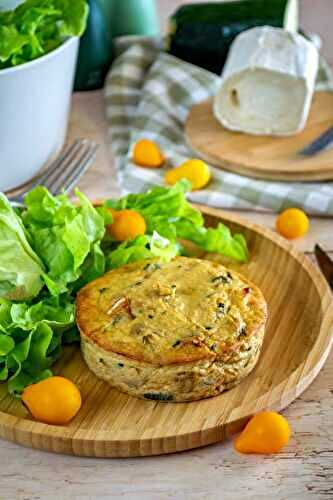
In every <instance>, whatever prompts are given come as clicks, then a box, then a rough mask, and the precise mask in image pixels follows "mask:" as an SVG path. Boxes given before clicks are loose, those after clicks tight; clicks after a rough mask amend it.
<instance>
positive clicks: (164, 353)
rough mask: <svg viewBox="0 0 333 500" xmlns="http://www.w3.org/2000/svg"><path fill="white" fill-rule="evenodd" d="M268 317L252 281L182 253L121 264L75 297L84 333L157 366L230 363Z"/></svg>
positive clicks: (116, 351) (101, 345)
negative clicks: (169, 258)
mask: <svg viewBox="0 0 333 500" xmlns="http://www.w3.org/2000/svg"><path fill="white" fill-rule="evenodd" d="M266 318H267V307H266V302H265V300H264V298H263V295H262V293H261V291H260V290H259V289H258V288H257V287H256V286H255V285H254V284H252V283H251V282H249V281H248V280H247V279H246V278H244V277H243V276H241V275H239V274H238V273H236V272H234V271H229V270H228V269H226V268H225V267H224V266H222V265H221V264H219V263H217V262H212V261H207V260H200V259H191V258H186V257H177V258H175V259H174V260H173V261H171V262H169V263H160V262H158V261H157V260H152V261H141V262H137V263H133V264H129V265H126V266H123V267H121V268H119V269H116V270H113V271H110V272H109V273H107V274H105V275H104V276H102V277H101V278H99V279H97V280H95V281H93V282H91V283H89V284H88V285H87V286H85V287H84V288H83V289H82V290H81V291H80V292H79V294H78V297H77V323H78V326H79V329H80V333H81V338H82V341H85V342H89V343H90V344H95V345H96V346H98V348H99V349H102V350H103V351H105V352H106V353H110V354H112V353H114V354H119V355H122V356H125V357H126V358H129V359H132V360H136V361H138V362H144V363H149V364H152V365H155V366H167V365H171V364H176V363H180V364H181V363H193V362H196V361H202V360H208V361H214V360H217V361H219V362H226V363H228V362H230V361H231V360H232V358H233V356H234V355H235V354H237V353H238V352H240V351H242V349H243V348H245V347H246V345H247V344H248V342H249V341H250V339H251V337H252V336H255V335H256V334H259V332H262V331H263V328H264V325H265V322H266Z"/></svg>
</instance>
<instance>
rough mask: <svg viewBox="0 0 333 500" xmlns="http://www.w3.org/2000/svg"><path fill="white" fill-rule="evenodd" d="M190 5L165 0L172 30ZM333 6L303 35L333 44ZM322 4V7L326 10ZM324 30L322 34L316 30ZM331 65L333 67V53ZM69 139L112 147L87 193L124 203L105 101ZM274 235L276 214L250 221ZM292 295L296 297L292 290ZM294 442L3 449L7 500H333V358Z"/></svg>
mask: <svg viewBox="0 0 333 500" xmlns="http://www.w3.org/2000/svg"><path fill="white" fill-rule="evenodd" d="M179 3H181V2H180V1H179V0H158V7H159V11H160V14H161V17H162V25H164V24H165V19H166V16H167V15H168V14H169V13H170V12H171V11H172V10H174V8H175V7H176V6H177V5H178V4H179ZM330 3H331V0H320V2H316V5H314V4H315V2H313V1H312V0H302V6H303V12H304V13H303V26H304V25H305V26H306V27H308V26H309V27H310V28H311V26H313V27H312V29H315V30H316V31H319V32H320V28H321V29H322V32H321V34H322V36H323V38H324V40H325V41H327V42H328V41H329V40H330V39H332V30H331V24H330V23H329V18H330V16H329V15H328V13H329V12H328V11H329V9H331V7H332V6H330ZM317 4H318V5H317ZM313 23H315V25H313ZM326 56H327V57H328V59H329V60H330V61H331V62H333V52H332V46H331V44H329V43H327V44H326ZM69 136H70V137H71V138H73V137H77V136H84V137H90V138H94V139H95V140H97V141H98V142H99V143H100V144H102V147H101V149H100V151H99V155H98V159H97V161H96V163H95V165H94V166H93V167H92V168H91V169H90V171H89V172H88V173H87V174H86V175H85V176H84V178H83V179H82V180H81V182H80V183H79V187H80V188H81V189H82V190H83V191H84V192H85V193H87V194H88V195H89V196H90V197H92V198H102V197H105V196H112V195H117V193H118V189H117V183H116V178H115V173H114V169H113V164H112V157H111V154H110V152H109V151H108V148H107V146H106V126H105V121H104V114H103V101H102V95H101V93H100V92H90V93H86V94H76V95H75V96H74V99H73V110H72V116H71V124H70V131H69ZM241 215H242V216H243V217H246V218H248V219H249V220H251V221H254V222H257V223H260V224H263V225H265V226H267V227H271V228H273V227H274V221H275V215H272V214H265V213H260V212H248V211H246V212H242V213H241ZM315 242H318V243H321V244H322V245H323V247H324V248H325V249H326V250H329V251H330V252H331V255H332V256H333V223H332V219H325V218H311V226H310V232H309V234H308V235H307V236H306V237H305V238H302V239H300V240H298V241H297V242H296V243H295V244H296V246H297V247H298V248H299V249H300V250H301V251H303V252H305V253H307V254H308V255H309V258H313V253H312V252H313V246H314V243H315ZM291 293H292V290H291ZM284 415H285V416H286V417H287V418H288V420H289V422H290V425H291V427H292V429H293V436H292V439H291V441H290V443H289V444H288V446H287V447H286V448H285V449H284V450H283V452H282V453H280V454H278V455H276V456H272V457H265V456H246V455H239V454H237V453H236V452H235V451H234V450H233V447H232V443H231V442H224V443H223V444H222V443H221V444H215V445H212V446H209V447H206V448H201V449H196V450H193V451H189V452H184V453H179V454H176V455H167V456H161V457H152V458H133V459H108V460H107V459H89V458H77V457H69V456H61V455H53V454H51V453H45V452H39V451H36V450H31V449H27V448H22V447H20V446H18V445H15V444H12V443H9V442H5V441H0V499H1V500H2V499H4V500H12V499H14V498H18V499H22V500H23V499H24V500H38V499H45V498H47V499H53V498H54V499H59V498H60V499H71V500H72V499H73V500H74V499H76V498H78V499H82V500H85V499H94V498H101V499H102V498H104V499H107V498H126V500H131V499H135V500H141V499H142V500H162V499H163V500H164V499H180V500H183V499H198V500H204V499H212V500H213V499H214V500H215V499H223V500H228V499H234V500H239V499H242V498H244V499H253V500H268V499H278V500H287V499H288V500H289V499H293V500H294V499H303V500H306V499H322V500H326V499H329V498H333V352H332V353H331V355H330V356H329V358H328V360H327V362H326V364H325V366H324V368H323V370H322V371H321V372H320V374H319V376H318V377H317V379H316V380H315V382H314V383H313V384H312V385H311V387H310V388H309V389H308V390H307V391H305V392H304V393H303V395H302V396H301V397H300V398H298V399H297V400H296V401H294V403H292V405H291V406H290V407H289V408H287V409H286V410H285V411H284Z"/></svg>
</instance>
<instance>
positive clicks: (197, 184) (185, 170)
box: [165, 160, 211, 191]
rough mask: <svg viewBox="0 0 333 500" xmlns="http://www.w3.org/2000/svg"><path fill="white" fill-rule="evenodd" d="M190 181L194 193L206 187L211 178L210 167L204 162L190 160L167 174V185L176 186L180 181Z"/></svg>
mask: <svg viewBox="0 0 333 500" xmlns="http://www.w3.org/2000/svg"><path fill="white" fill-rule="evenodd" d="M184 178H185V179H188V180H189V181H191V183H192V191H195V190H197V189H201V188H203V187H205V186H206V185H207V184H208V182H209V181H210V178H211V173H210V170H209V167H208V165H207V164H206V163H205V162H204V161H202V160H188V161H185V162H184V163H182V165H180V166H179V167H177V168H174V169H172V170H169V171H168V172H167V173H166V174H165V182H166V183H167V184H170V185H172V184H175V183H176V182H177V181H179V180H180V179H184Z"/></svg>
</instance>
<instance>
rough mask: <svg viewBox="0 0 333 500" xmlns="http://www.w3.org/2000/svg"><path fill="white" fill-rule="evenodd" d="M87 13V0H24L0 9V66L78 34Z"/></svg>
mask: <svg viewBox="0 0 333 500" xmlns="http://www.w3.org/2000/svg"><path fill="white" fill-rule="evenodd" d="M87 17H88V4H87V1H86V0H75V1H72V0H25V1H24V2H23V3H21V4H20V5H18V7H16V9H14V10H12V11H6V12H1V11H0V69H2V68H9V67H12V66H17V65H18V64H22V63H25V62H28V61H32V60H33V59H36V58H38V57H41V56H42V55H44V54H47V53H48V52H50V51H52V50H54V49H56V48H57V47H59V45H61V44H62V43H63V42H64V40H65V39H66V38H68V37H70V36H81V35H82V33H83V32H84V30H85V27H86V22H87Z"/></svg>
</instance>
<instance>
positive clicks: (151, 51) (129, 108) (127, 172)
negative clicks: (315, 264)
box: [105, 39, 333, 215]
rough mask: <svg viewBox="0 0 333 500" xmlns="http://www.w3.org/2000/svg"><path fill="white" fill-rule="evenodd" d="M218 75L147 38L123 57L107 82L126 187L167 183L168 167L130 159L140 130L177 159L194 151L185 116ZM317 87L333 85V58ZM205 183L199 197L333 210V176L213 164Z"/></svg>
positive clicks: (236, 204)
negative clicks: (278, 178)
mask: <svg viewBox="0 0 333 500" xmlns="http://www.w3.org/2000/svg"><path fill="white" fill-rule="evenodd" d="M218 85H219V78H218V77H217V76H216V75H215V74H213V73H210V72H208V71H206V70H204V69H202V68H199V67H196V66H193V65H191V64H189V63H186V62H184V61H182V60H180V59H177V58H175V57H173V56H171V55H169V54H166V53H165V52H163V51H161V50H160V47H159V43H158V41H156V40H152V39H150V40H148V39H141V40H139V41H138V40H137V41H136V43H134V44H132V45H130V46H129V47H128V48H126V49H125V50H124V47H123V51H122V52H121V54H120V56H118V57H117V59H116V60H115V62H114V64H113V65H112V68H111V70H110V72H109V75H108V77H107V80H106V85H105V102H106V116H107V120H108V124H109V132H110V143H111V147H112V151H113V155H114V157H115V161H116V168H117V172H118V179H119V183H120V186H121V188H122V192H123V194H126V193H129V192H133V193H138V192H142V191H145V190H147V189H148V188H150V187H152V186H153V185H155V184H163V178H164V173H165V170H164V169H145V168H141V167H138V166H136V165H135V164H133V163H132V161H131V150H132V146H133V144H134V143H135V142H136V141H137V140H138V139H140V138H147V139H152V140H153V141H156V142H157V143H158V144H159V145H160V147H161V148H162V150H163V151H164V152H165V154H166V155H167V157H168V159H169V160H170V163H171V164H172V165H175V166H177V165H179V164H180V163H181V162H183V161H185V160H186V159H188V158H193V157H195V153H194V152H192V151H191V149H190V148H189V146H188V145H187V144H186V141H185V137H184V123H185V120H186V117H187V115H188V112H189V110H190V108H191V106H193V105H194V104H196V103H199V102H201V101H203V100H204V99H207V98H208V97H209V96H211V95H213V94H214V93H216V90H217V87H218ZM317 88H320V89H326V90H327V89H330V90H333V79H332V75H331V72H330V69H329V67H328V65H327V64H326V63H325V61H323V60H322V61H321V67H320V71H319V73H318V82H317ZM212 172H213V180H212V182H211V183H210V184H209V185H208V186H207V188H206V189H203V190H201V191H196V192H193V193H190V194H189V195H188V197H189V199H190V200H191V201H194V202H198V203H202V204H206V205H210V206H214V207H219V208H234V209H244V208H245V209H246V208H249V209H266V210H272V211H275V212H279V211H280V210H281V209H283V208H286V207H290V206H293V207H300V208H302V209H304V210H305V211H306V212H308V213H309V214H325V215H333V182H313V183H301V182H288V183H287V182H273V181H262V180H257V179H251V178H249V177H245V176H242V175H237V174H233V173H230V172H227V171H223V170H220V169H216V168H214V167H212Z"/></svg>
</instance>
